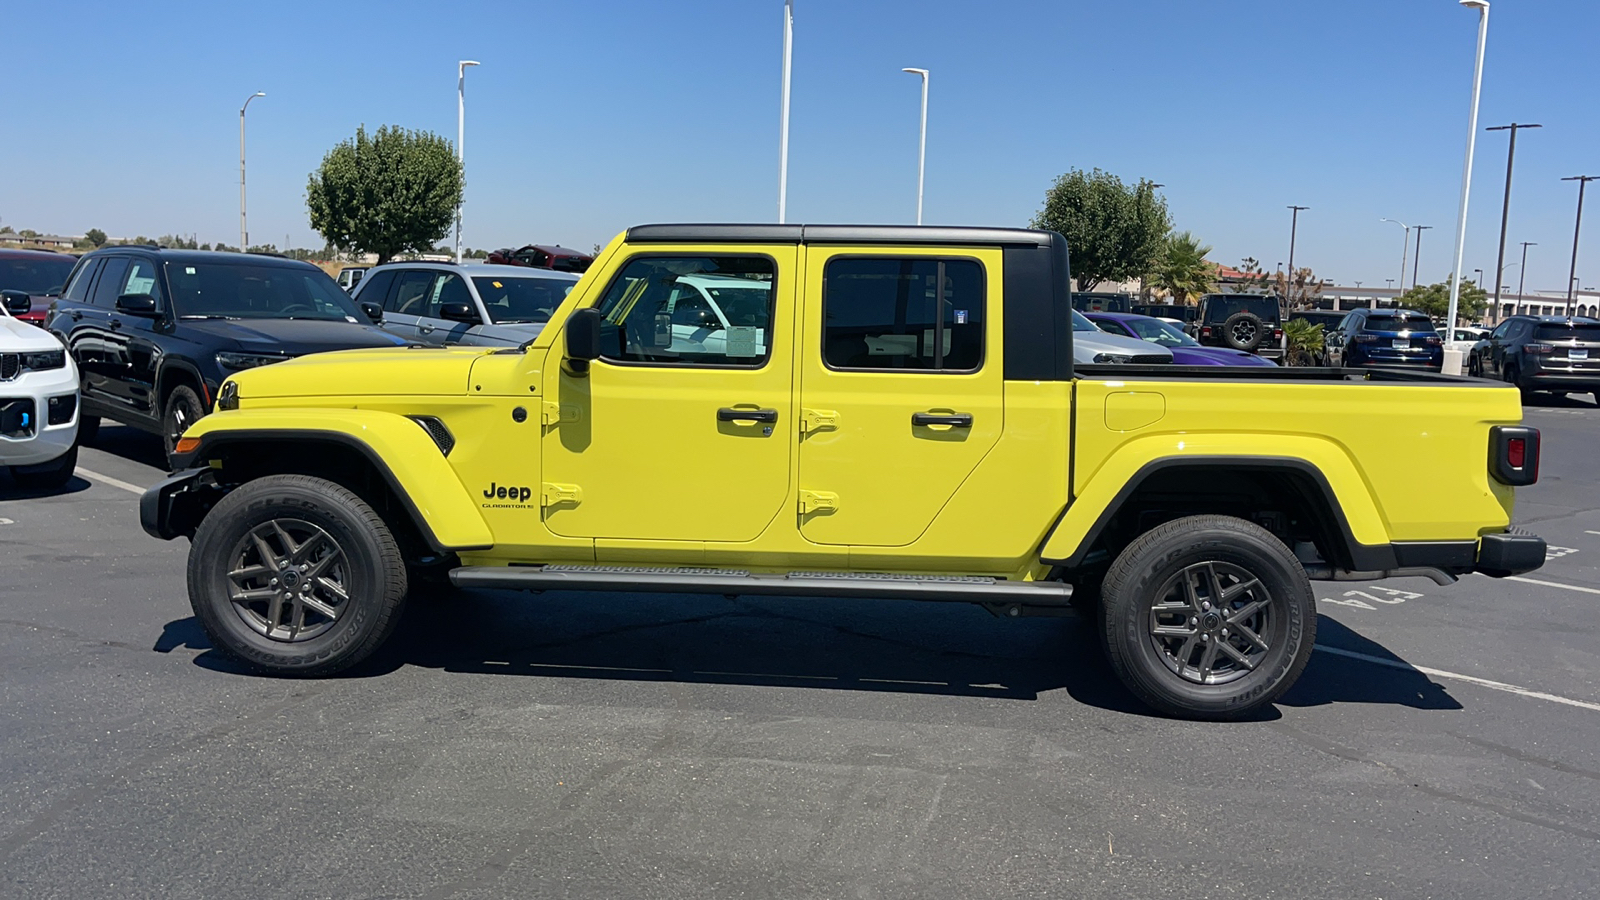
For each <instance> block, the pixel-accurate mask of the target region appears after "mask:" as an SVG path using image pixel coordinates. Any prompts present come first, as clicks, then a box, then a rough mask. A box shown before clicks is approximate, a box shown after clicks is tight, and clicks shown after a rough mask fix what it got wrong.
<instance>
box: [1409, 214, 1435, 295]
mask: <svg viewBox="0 0 1600 900" xmlns="http://www.w3.org/2000/svg"><path fill="white" fill-rule="evenodd" d="M1413 228H1414V229H1415V230H1416V232H1417V252H1415V253H1413V254H1411V286H1412V287H1416V286H1417V270H1418V269H1420V268H1421V267H1422V233H1423V232H1424V231H1431V230H1432V229H1433V226H1432V225H1416V226H1413Z"/></svg>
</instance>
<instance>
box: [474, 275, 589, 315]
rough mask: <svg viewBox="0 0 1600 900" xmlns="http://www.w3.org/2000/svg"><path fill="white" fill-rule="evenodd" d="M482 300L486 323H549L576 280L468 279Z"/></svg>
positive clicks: (479, 277) (504, 277) (496, 277)
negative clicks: (487, 319)
mask: <svg viewBox="0 0 1600 900" xmlns="http://www.w3.org/2000/svg"><path fill="white" fill-rule="evenodd" d="M472 283H473V284H474V285H475V286H476V287H477V288H478V296H479V297H482V298H483V308H484V309H485V310H488V312H489V321H491V322H495V323H497V324H502V325H505V324H512V323H523V322H534V323H539V324H543V323H545V322H548V321H550V314H551V313H553V312H555V311H556V307H558V306H560V305H561V301H562V300H563V299H565V298H566V296H567V292H568V291H571V290H572V286H573V285H574V284H577V282H576V281H567V280H566V279H564V278H519V277H516V276H504V275H478V276H475V277H474V278H473V279H472Z"/></svg>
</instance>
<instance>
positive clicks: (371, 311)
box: [361, 300, 383, 324]
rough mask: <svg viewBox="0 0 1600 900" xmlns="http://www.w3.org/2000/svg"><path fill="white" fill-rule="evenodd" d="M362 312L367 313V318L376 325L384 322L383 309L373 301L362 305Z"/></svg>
mask: <svg viewBox="0 0 1600 900" xmlns="http://www.w3.org/2000/svg"><path fill="white" fill-rule="evenodd" d="M361 311H362V312H364V313H366V314H367V318H369V319H371V320H372V321H373V323H374V324H376V323H378V322H382V321H383V307H381V306H379V305H378V304H376V303H373V302H372V301H371V300H368V301H366V302H364V303H362V304H361Z"/></svg>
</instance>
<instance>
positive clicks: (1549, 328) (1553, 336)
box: [1533, 323, 1600, 343]
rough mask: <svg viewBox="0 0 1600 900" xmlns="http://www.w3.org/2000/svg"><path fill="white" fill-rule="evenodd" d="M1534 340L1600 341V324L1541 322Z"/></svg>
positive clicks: (1535, 330) (1535, 332)
mask: <svg viewBox="0 0 1600 900" xmlns="http://www.w3.org/2000/svg"><path fill="white" fill-rule="evenodd" d="M1533 337H1534V340H1539V341H1571V340H1578V341H1583V342H1585V343H1587V342H1589V341H1600V325H1566V324H1559V323H1557V324H1545V323H1540V324H1539V326H1538V327H1536V328H1535V329H1534V334H1533Z"/></svg>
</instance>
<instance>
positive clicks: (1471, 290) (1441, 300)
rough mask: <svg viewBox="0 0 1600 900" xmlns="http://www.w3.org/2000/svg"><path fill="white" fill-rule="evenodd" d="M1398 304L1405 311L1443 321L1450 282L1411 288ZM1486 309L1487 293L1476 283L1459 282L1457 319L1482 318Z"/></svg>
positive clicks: (1445, 314)
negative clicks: (1420, 313) (1409, 310)
mask: <svg viewBox="0 0 1600 900" xmlns="http://www.w3.org/2000/svg"><path fill="white" fill-rule="evenodd" d="M1398 303H1399V305H1400V306H1402V307H1404V308H1405V309H1414V310H1416V311H1418V312H1423V313H1427V314H1428V316H1429V317H1430V318H1434V319H1440V320H1443V319H1444V317H1445V316H1447V315H1449V314H1450V282H1449V281H1441V282H1439V283H1437V284H1425V285H1422V286H1420V287H1413V288H1411V289H1410V290H1408V291H1406V292H1405V293H1404V294H1401V295H1400V299H1399V301H1398ZM1488 307H1489V294H1488V292H1487V291H1485V290H1484V289H1483V288H1481V287H1478V285H1477V282H1474V281H1472V280H1471V279H1467V280H1465V281H1462V282H1461V295H1460V296H1459V297H1457V298H1456V316H1457V317H1458V318H1464V319H1476V318H1478V317H1480V316H1482V315H1483V311H1484V310H1485V309H1487V308H1488Z"/></svg>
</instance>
